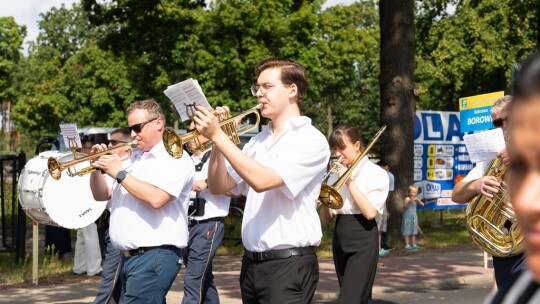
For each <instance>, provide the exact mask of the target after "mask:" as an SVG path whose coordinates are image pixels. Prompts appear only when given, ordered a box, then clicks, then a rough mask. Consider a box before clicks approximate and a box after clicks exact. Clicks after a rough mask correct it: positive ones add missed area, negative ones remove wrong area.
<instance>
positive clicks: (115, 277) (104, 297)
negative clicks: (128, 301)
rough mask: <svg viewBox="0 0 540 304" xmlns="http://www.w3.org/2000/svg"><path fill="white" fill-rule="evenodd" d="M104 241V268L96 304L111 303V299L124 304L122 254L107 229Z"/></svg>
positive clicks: (117, 303) (118, 303)
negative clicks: (121, 276)
mask: <svg viewBox="0 0 540 304" xmlns="http://www.w3.org/2000/svg"><path fill="white" fill-rule="evenodd" d="M98 229H99V228H98ZM98 233H99V230H98ZM104 241H105V258H104V259H103V263H102V265H101V267H102V268H103V271H102V273H101V284H100V286H99V291H98V294H97V296H96V299H95V300H94V304H106V303H109V301H110V299H113V300H114V302H115V303H116V304H122V303H124V291H123V290H122V284H121V282H120V271H121V269H122V259H123V257H122V252H121V251H120V250H118V249H116V248H115V247H114V246H113V245H112V243H111V239H110V238H109V229H108V228H106V229H105V233H104Z"/></svg>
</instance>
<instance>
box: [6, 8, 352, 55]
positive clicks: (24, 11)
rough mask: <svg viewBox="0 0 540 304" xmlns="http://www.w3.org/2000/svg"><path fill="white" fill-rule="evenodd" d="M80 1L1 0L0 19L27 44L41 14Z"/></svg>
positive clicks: (35, 33)
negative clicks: (22, 33) (10, 20)
mask: <svg viewBox="0 0 540 304" xmlns="http://www.w3.org/2000/svg"><path fill="white" fill-rule="evenodd" d="M78 1H79V0H0V17H7V16H12V17H14V18H15V22H17V24H19V25H23V24H24V25H26V31H27V34H26V38H25V40H24V41H25V44H24V48H25V49H26V48H27V44H26V42H28V41H33V40H35V39H36V37H37V36H38V33H39V29H38V24H37V21H38V20H39V19H40V18H39V14H40V13H45V12H47V11H49V10H50V9H51V8H52V7H60V6H61V5H62V4H64V5H65V6H66V7H67V8H71V6H72V5H73V3H75V2H78ZM354 1H355V0H328V1H327V2H326V3H325V7H327V6H332V5H336V4H351V3H353V2H354Z"/></svg>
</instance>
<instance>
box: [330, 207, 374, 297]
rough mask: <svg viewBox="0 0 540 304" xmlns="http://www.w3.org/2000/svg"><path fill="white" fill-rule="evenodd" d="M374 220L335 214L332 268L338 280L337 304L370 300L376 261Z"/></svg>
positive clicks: (360, 216) (356, 215) (361, 216)
mask: <svg viewBox="0 0 540 304" xmlns="http://www.w3.org/2000/svg"><path fill="white" fill-rule="evenodd" d="M378 249H379V239H378V231H377V224H376V222H375V220H367V219H366V218H365V217H364V216H363V215H361V214H355V215H338V216H337V220H336V228H335V230H334V241H333V253H334V265H335V266H336V274H337V277H338V281H339V286H340V292H339V298H338V303H347V304H349V303H365V304H367V303H368V302H369V300H370V299H371V289H372V287H373V282H374V281H375V273H376V271H377V261H378V260H379V254H378Z"/></svg>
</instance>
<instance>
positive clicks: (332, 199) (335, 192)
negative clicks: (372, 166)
mask: <svg viewBox="0 0 540 304" xmlns="http://www.w3.org/2000/svg"><path fill="white" fill-rule="evenodd" d="M384 130H386V126H382V128H381V129H380V130H379V132H377V134H375V137H374V138H373V140H372V141H371V142H370V143H369V145H368V146H367V147H366V149H364V151H363V152H362V153H361V154H360V155H359V156H358V157H357V158H356V159H355V160H354V162H353V163H352V164H351V166H350V167H349V168H348V169H347V171H345V173H343V175H341V176H340V177H339V178H338V180H337V181H335V182H334V183H333V184H332V185H331V186H330V185H328V184H327V183H326V180H327V179H328V177H329V176H330V173H332V172H333V171H334V170H335V169H337V164H334V165H333V166H332V168H331V169H330V170H329V171H328V173H327V174H326V176H325V177H324V179H323V180H324V181H323V183H322V185H321V192H320V194H319V201H320V202H321V204H323V205H325V206H326V207H328V208H330V209H341V207H343V198H342V197H341V195H340V194H339V190H341V188H342V187H343V185H344V184H345V182H346V181H347V180H348V179H349V177H350V176H351V174H352V173H353V171H354V169H355V168H356V165H358V164H359V163H360V161H361V160H362V159H363V158H364V157H365V156H366V155H367V154H368V152H369V150H371V148H372V147H373V145H374V144H375V143H376V142H377V140H378V139H379V137H381V135H382V133H383V132H384ZM338 163H339V160H338Z"/></svg>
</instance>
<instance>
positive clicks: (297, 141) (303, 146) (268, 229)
mask: <svg viewBox="0 0 540 304" xmlns="http://www.w3.org/2000/svg"><path fill="white" fill-rule="evenodd" d="M272 132H273V128H272V123H270V124H269V128H268V130H265V131H262V132H261V133H259V134H257V135H256V136H255V137H253V138H252V139H251V140H250V141H249V143H247V144H246V145H245V146H244V150H243V151H244V153H246V154H247V155H248V156H249V157H251V158H253V159H254V160H256V161H257V162H259V163H260V164H262V165H264V166H267V167H269V168H271V169H272V170H274V171H275V172H276V173H277V174H278V175H279V176H280V177H281V179H282V180H283V182H284V186H281V187H279V188H276V189H272V190H268V191H265V192H261V193H257V192H256V191H254V190H253V189H252V188H251V187H249V186H248V185H247V184H246V183H245V182H244V181H243V180H242V178H241V177H240V176H239V175H238V174H237V173H236V172H235V171H234V169H233V168H232V167H231V166H230V165H229V166H228V168H227V169H228V172H229V174H231V176H232V177H233V179H234V180H235V181H236V183H237V188H236V189H234V190H235V192H237V193H247V198H246V207H245V210H244V219H243V221H242V241H243V243H244V247H245V248H246V249H247V250H249V251H257V252H260V251H266V250H273V249H286V248H293V247H305V246H318V245H319V244H320V242H321V237H322V230H321V222H320V219H319V215H318V214H317V198H318V197H319V192H320V190H321V183H322V179H323V176H324V172H325V170H326V166H327V163H328V160H329V159H330V149H329V147H328V142H327V140H326V138H325V137H324V135H323V134H322V133H321V132H319V131H318V130H317V129H316V128H315V127H313V126H312V125H311V119H309V118H308V117H305V116H299V117H294V118H291V119H289V120H287V121H286V122H285V125H284V129H283V132H282V133H281V134H280V135H279V136H278V137H277V138H275V139H274V138H272Z"/></svg>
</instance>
